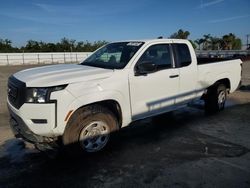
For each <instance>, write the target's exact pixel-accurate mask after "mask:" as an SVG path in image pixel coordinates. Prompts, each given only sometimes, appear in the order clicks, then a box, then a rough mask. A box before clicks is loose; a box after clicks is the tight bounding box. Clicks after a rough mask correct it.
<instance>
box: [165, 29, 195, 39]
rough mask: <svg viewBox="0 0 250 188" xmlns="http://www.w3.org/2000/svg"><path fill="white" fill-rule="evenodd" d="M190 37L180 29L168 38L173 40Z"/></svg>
mask: <svg viewBox="0 0 250 188" xmlns="http://www.w3.org/2000/svg"><path fill="white" fill-rule="evenodd" d="M189 35H190V32H189V31H184V30H182V29H179V30H178V31H177V32H176V33H173V34H172V35H171V36H170V38H173V39H188V36H189Z"/></svg>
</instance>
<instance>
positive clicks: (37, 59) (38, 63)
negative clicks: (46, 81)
mask: <svg viewBox="0 0 250 188" xmlns="http://www.w3.org/2000/svg"><path fill="white" fill-rule="evenodd" d="M37 60H38V64H40V58H39V54H37Z"/></svg>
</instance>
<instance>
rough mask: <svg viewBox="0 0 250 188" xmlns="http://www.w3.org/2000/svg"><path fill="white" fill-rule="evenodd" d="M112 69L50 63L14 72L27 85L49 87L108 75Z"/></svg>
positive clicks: (102, 77)
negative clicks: (49, 64)
mask: <svg viewBox="0 0 250 188" xmlns="http://www.w3.org/2000/svg"><path fill="white" fill-rule="evenodd" d="M113 72H114V71H113V70H110V69H102V68H96V67H90V66H84V65H76V64H67V65H51V66H44V67H38V68H32V69H26V70H23V71H20V72H17V73H15V74H14V76H15V77H16V78H17V79H19V80H21V81H23V82H25V83H26V86H27V87H50V86H57V85H64V84H70V83H76V82H84V81H90V80H99V79H105V78H108V77H110V76H111V75H112V74H113Z"/></svg>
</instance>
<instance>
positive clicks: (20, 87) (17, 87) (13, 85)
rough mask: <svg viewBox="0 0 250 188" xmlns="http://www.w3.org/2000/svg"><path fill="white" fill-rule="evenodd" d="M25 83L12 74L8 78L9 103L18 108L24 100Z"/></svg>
mask: <svg viewBox="0 0 250 188" xmlns="http://www.w3.org/2000/svg"><path fill="white" fill-rule="evenodd" d="M25 96H26V84H25V83H24V82H22V81H20V80H18V79H16V78H15V77H14V76H10V77H9V80H8V99H9V102H10V103H11V105H13V106H14V107H15V108H17V109H19V108H20V107H21V106H22V105H23V104H24V102H25Z"/></svg>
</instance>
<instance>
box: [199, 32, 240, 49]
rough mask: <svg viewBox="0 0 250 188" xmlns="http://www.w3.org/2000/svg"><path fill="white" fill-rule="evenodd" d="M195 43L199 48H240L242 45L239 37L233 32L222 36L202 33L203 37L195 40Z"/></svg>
mask: <svg viewBox="0 0 250 188" xmlns="http://www.w3.org/2000/svg"><path fill="white" fill-rule="evenodd" d="M195 43H196V44H198V45H199V49H200V50H201V49H202V50H240V49H241V46H242V41H241V39H240V38H237V37H236V36H235V35H234V34H233V33H229V34H227V35H224V36H222V37H216V36H215V37H213V36H211V35H210V34H207V35H203V38H201V39H197V40H195ZM201 47H202V48H201Z"/></svg>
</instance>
